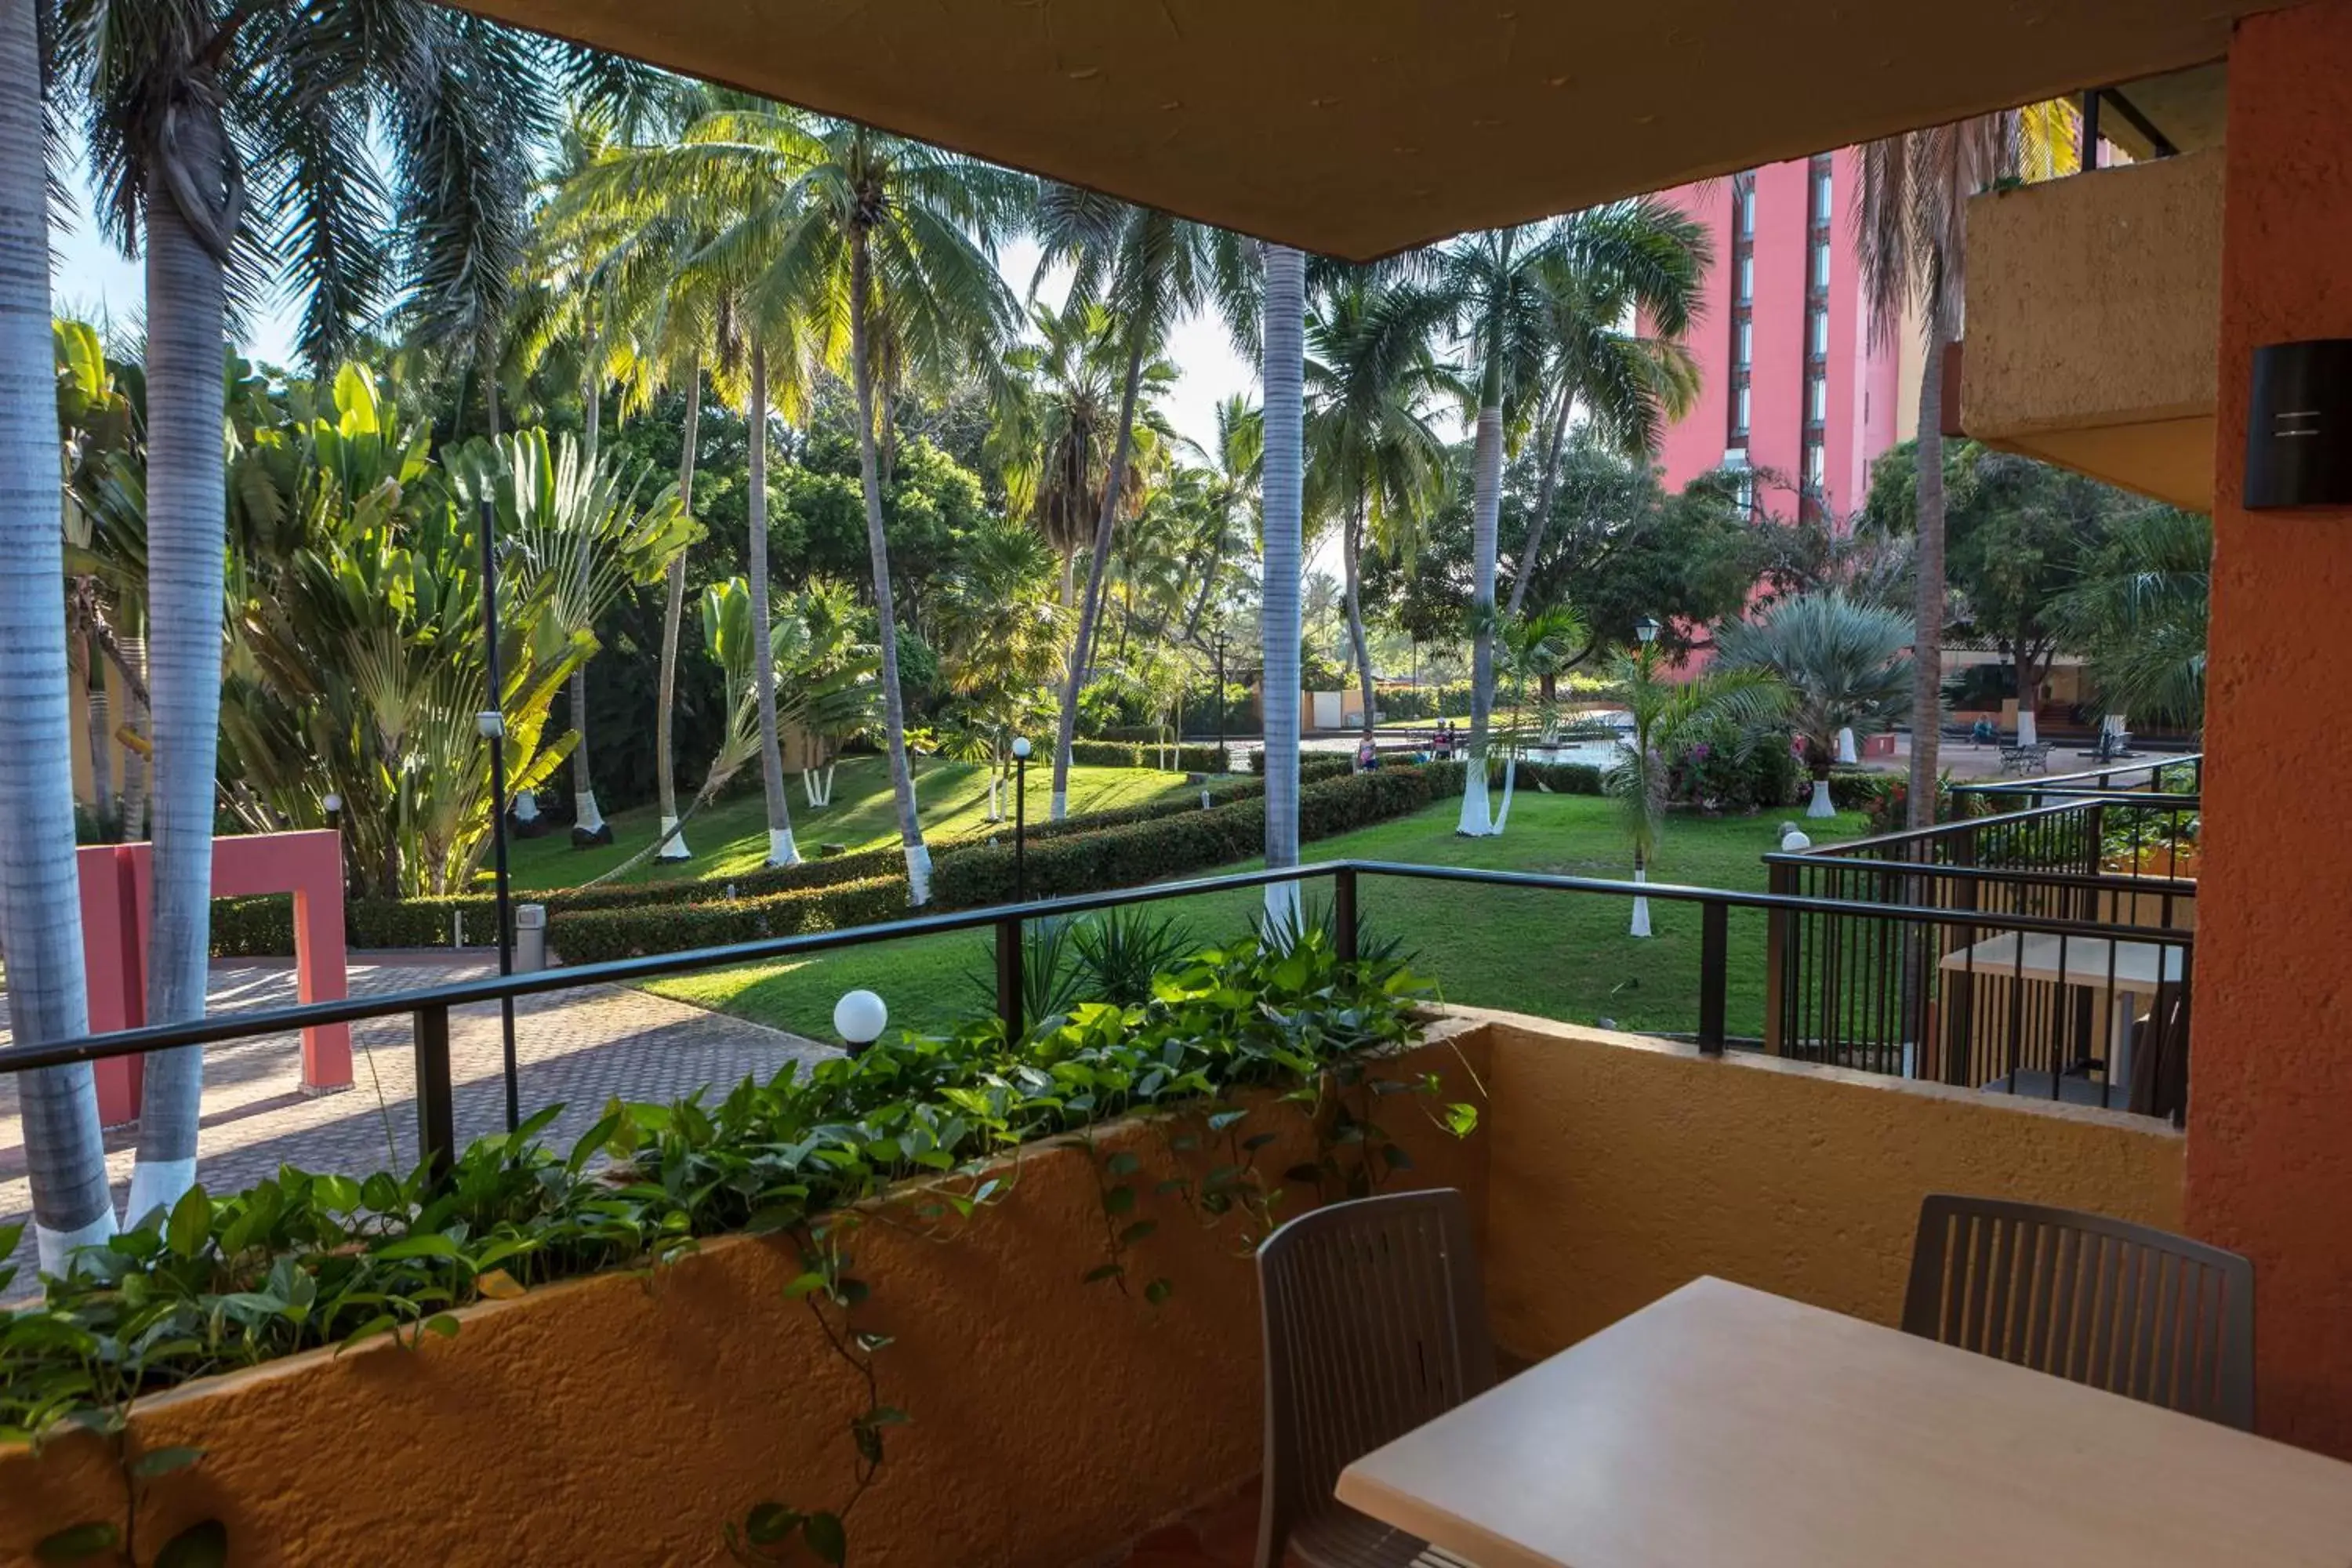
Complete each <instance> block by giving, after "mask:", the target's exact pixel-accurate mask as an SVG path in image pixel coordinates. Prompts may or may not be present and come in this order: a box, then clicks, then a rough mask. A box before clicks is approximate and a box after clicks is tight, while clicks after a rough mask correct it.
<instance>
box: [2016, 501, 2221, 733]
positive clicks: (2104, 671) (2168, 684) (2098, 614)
mask: <svg viewBox="0 0 2352 1568" xmlns="http://www.w3.org/2000/svg"><path fill="white" fill-rule="evenodd" d="M2212 582H2213V520H2212V519H2211V518H2210V517H2207V516H2205V515H2204V514H2202V513H2200V512H2189V511H2179V510H2174V509H2173V508H2171V507H2162V506H2158V507H2148V508H2147V509H2145V510H2141V511H2137V512H2135V513H2132V514H2131V515H2129V516H2126V517H2123V518H2119V519H2117V520H2116V521H2115V523H2114V524H2113V525H2112V527H2111V531H2110V534H2109V537H2108V540H2107V542H2106V544H2105V546H2104V548H2102V549H2101V550H2100V552H2098V554H2097V555H2096V556H2095V558H2094V559H2093V560H2092V562H2091V563H2089V565H2088V566H2087V567H2086V568H2085V569H2084V574H2083V576H2082V579H2081V581H2079V582H2078V583H2076V584H2075V585H2074V587H2072V588H2070V589H2068V590H2067V591H2066V592H2065V593H2064V594H2063V595H2060V596H2059V598H2058V599H2057V601H2056V602H2055V603H2054V604H2053V605H2051V619H2052V621H2053V623H2054V624H2055V625H2057V626H2059V627H2060V628H2062V630H2063V632H2064V634H2065V635H2066V637H2068V639H2069V642H2070V644H2071V646H2074V647H2081V648H2082V649H2084V651H2085V652H2087V653H2088V654H2089V655H2090V668H2091V683H2092V685H2093V687H2094V688H2095V689H2096V690H2097V691H2098V693H2099V695H2100V697H2101V698H2102V699H2103V700H2105V704H2106V709H2107V711H2108V712H2109V713H2126V712H2134V713H2141V714H2145V715H2147V717H2149V718H2151V719H2154V720H2157V721H2159V722H2164V723H2171V724H2179V725H2181V726H2182V727H2184V728H2188V729H2196V728H2199V727H2200V726H2201V725H2202V724H2203V723H2204V721H2205V628H2206V614H2207V604H2208V599H2209V596H2210V593H2211V589H2212Z"/></svg>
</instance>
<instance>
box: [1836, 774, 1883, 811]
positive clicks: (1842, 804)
mask: <svg viewBox="0 0 2352 1568" xmlns="http://www.w3.org/2000/svg"><path fill="white" fill-rule="evenodd" d="M1899 782H1900V781H1899V780H1897V779H1896V777H1895V775H1894V774H1893V773H1864V772H1863V771H1862V770H1861V769H1859V768H1832V769H1831V770H1830V804H1831V805H1833V806H1836V807H1837V808H1838V809H1839V810H1840V811H1874V810H1876V809H1877V807H1878V803H1879V802H1880V801H1882V800H1885V798H1886V792H1887V791H1888V790H1890V789H1893V788H1895V785H1896V784H1898V783H1899Z"/></svg>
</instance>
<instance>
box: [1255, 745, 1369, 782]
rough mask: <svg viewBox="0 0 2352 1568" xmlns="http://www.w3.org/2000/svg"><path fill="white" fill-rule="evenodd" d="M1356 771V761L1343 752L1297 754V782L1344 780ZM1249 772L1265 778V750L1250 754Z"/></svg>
mask: <svg viewBox="0 0 2352 1568" xmlns="http://www.w3.org/2000/svg"><path fill="white" fill-rule="evenodd" d="M1355 771H1356V759H1355V758H1354V757H1352V756H1349V754H1348V753H1346V752H1299V753H1298V782H1299V784H1302V785H1305V784H1314V783H1315V782H1317V781H1318V780H1319V779H1340V778H1346V777H1347V776H1348V775H1349V774H1350V773H1354V772H1355ZM1250 772H1251V773H1255V775H1256V776H1258V777H1259V778H1261V779H1262V778H1264V777H1265V747H1263V746H1261V747H1259V748H1258V749H1257V750H1256V751H1255V752H1251V753H1250Z"/></svg>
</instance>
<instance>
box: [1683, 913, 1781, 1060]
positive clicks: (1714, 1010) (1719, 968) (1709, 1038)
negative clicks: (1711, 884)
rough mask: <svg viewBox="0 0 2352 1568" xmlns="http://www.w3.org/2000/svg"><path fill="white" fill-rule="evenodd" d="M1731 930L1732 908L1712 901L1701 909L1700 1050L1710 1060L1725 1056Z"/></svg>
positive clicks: (1699, 937) (1699, 928) (1699, 958)
mask: <svg viewBox="0 0 2352 1568" xmlns="http://www.w3.org/2000/svg"><path fill="white" fill-rule="evenodd" d="M1775 912H1776V913H1777V912H1778V911H1775ZM1730 929H1731V906H1730V905H1728V904H1726V903H1724V902H1723V901H1722V900H1719V899H1709V900H1707V901H1706V903H1704V904H1701V905H1700V906H1699V924H1698V1048H1699V1049H1700V1050H1701V1051H1702V1052H1704V1053H1706V1055H1708V1056H1711V1057H1719V1056H1721V1055H1722V1054H1723V1011H1724V991H1725V987H1726V985H1727V982H1728V979H1729V976H1730V972H1731V963H1730V955H1731V935H1730Z"/></svg>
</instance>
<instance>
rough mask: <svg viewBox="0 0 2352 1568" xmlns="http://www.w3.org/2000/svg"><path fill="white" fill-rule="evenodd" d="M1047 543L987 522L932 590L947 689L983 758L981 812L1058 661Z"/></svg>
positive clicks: (1061, 632)
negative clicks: (939, 589) (986, 768)
mask: <svg viewBox="0 0 2352 1568" xmlns="http://www.w3.org/2000/svg"><path fill="white" fill-rule="evenodd" d="M1053 559H1054V552H1053V550H1052V547H1051V546H1050V545H1048V544H1047V543H1046V542H1045V540H1044V539H1042V538H1040V537H1039V536H1038V535H1037V534H1036V533H1035V532H1034V531H1031V530H1029V529H1026V528H1022V527H1018V526H1010V525H1008V526H1003V527H995V528H990V529H988V530H986V531H982V532H981V533H979V534H978V535H976V536H975V537H972V538H971V539H968V540H966V541H965V542H964V546H963V549H962V550H961V552H959V560H958V564H957V567H956V572H955V575H954V576H953V577H951V578H950V579H949V581H948V583H947V584H946V592H945V593H943V594H942V595H940V605H939V613H938V631H939V640H940V656H941V663H942V665H943V667H944V669H945V672H946V675H947V684H948V687H949V689H950V690H951V691H953V692H954V693H955V694H956V696H957V697H958V698H959V699H961V700H962V701H963V702H964V703H965V704H967V705H968V707H969V710H970V712H971V719H972V721H973V723H974V726H975V728H976V729H977V730H978V731H979V732H980V734H981V736H982V738H983V739H984V740H985V742H986V746H987V754H988V757H989V761H990V764H991V765H990V772H989V781H988V813H989V820H990V821H992V822H993V821H996V820H998V819H999V817H1000V816H1002V807H1001V805H1000V804H999V801H1000V795H1001V788H1002V783H1003V773H1004V769H1005V768H1006V766H1007V765H1009V764H1008V763H1007V758H1009V757H1010V755H1011V751H1010V748H1011V746H1012V743H1013V738H1014V736H1015V735H1017V734H1018V733H1019V732H1020V730H1021V728H1022V726H1023V724H1024V721H1026V720H1027V719H1028V718H1029V717H1030V715H1031V714H1033V713H1034V711H1035V710H1036V708H1037V705H1038V700H1039V695H1040V693H1042V692H1043V691H1044V689H1045V685H1046V683H1047V682H1048V681H1050V680H1052V679H1053V678H1054V673H1055V669H1056V668H1057V667H1058V665H1059V664H1060V661H1061V657H1062V647H1063V637H1064V636H1065V635H1066V626H1067V622H1068V618H1069V613H1068V609H1067V607H1066V605H1063V604H1062V603H1061V601H1060V600H1059V599H1058V598H1056V597H1055V593H1054V587H1053V583H1054V564H1053Z"/></svg>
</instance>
